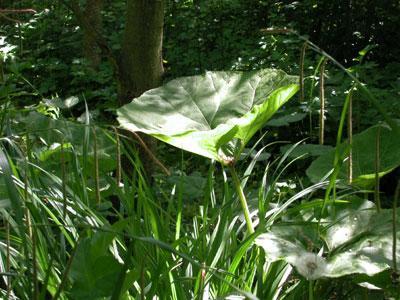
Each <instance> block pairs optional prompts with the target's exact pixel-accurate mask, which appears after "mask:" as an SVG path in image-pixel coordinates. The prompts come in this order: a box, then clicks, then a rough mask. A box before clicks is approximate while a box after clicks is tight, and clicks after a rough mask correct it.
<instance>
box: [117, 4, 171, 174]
mask: <svg viewBox="0 0 400 300" xmlns="http://www.w3.org/2000/svg"><path fill="white" fill-rule="evenodd" d="M163 27H164V1H163V0H127V7H126V23H125V31H124V35H123V42H122V49H121V55H120V57H119V71H120V90H119V101H120V104H121V105H122V104H125V103H128V102H130V101H131V100H132V99H133V98H135V97H139V96H140V95H141V94H142V93H144V92H145V91H147V90H150V89H152V88H155V87H158V86H159V85H161V82H162V76H163V72H164V68H163V62H162V40H163ZM141 138H142V140H143V142H144V143H145V144H146V147H147V150H149V151H150V152H155V149H156V141H155V139H153V138H151V137H149V136H144V135H141ZM139 154H140V157H141V161H142V164H143V167H144V169H145V171H146V174H147V175H148V177H149V179H151V175H152V174H153V173H154V162H153V160H152V157H151V155H149V153H148V151H146V150H145V149H144V147H140V148H139Z"/></svg>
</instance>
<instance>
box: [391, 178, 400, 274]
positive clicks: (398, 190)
mask: <svg viewBox="0 0 400 300" xmlns="http://www.w3.org/2000/svg"><path fill="white" fill-rule="evenodd" d="M399 194H400V180H399V181H398V182H397V186H396V190H395V192H394V199H393V209H392V211H393V219H392V226H393V249H392V250H393V251H392V255H393V271H394V273H395V274H397V256H396V255H397V201H398V199H399Z"/></svg>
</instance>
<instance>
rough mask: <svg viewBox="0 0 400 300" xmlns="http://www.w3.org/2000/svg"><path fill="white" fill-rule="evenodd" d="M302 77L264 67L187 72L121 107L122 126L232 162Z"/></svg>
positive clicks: (295, 87) (221, 160) (120, 118)
mask: <svg viewBox="0 0 400 300" xmlns="http://www.w3.org/2000/svg"><path fill="white" fill-rule="evenodd" d="M296 82H297V78H296V77H295V76H289V75H287V74H286V73H285V72H283V71H280V70H273V69H264V70H259V71H252V72H207V73H206V74H205V75H201V76H192V77H182V78H177V79H175V80H172V81H170V82H169V83H167V84H165V85H164V86H162V87H160V88H156V89H153V90H150V91H148V92H146V93H144V94H143V95H142V96H140V97H139V98H136V99H134V100H133V101H132V102H131V103H129V104H127V105H125V106H123V107H121V108H120V109H118V110H117V113H118V121H119V123H120V125H121V127H123V128H125V129H128V130H131V131H140V132H144V133H146V134H149V135H152V136H154V137H156V138H158V139H160V140H162V141H164V142H166V143H169V144H171V145H173V146H176V147H178V148H181V149H184V150H187V151H190V152H194V153H197V154H199V155H202V156H205V157H208V158H211V159H215V160H217V161H220V162H222V163H227V162H229V161H231V160H234V159H237V158H238V155H239V154H240V152H241V150H242V149H243V147H244V145H245V144H246V143H247V142H248V141H249V140H250V138H251V137H252V136H253V135H254V133H256V131H257V130H259V129H260V128H261V127H262V126H263V125H264V124H265V123H266V122H267V121H268V120H269V119H270V118H271V117H272V116H273V114H274V113H275V112H276V111H277V110H278V109H279V107H281V106H282V105H283V104H284V103H285V102H286V101H288V100H289V99H290V97H292V96H293V95H294V94H295V93H296V91H297V89H298V86H297V85H296Z"/></svg>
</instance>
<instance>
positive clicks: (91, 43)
mask: <svg viewBox="0 0 400 300" xmlns="http://www.w3.org/2000/svg"><path fill="white" fill-rule="evenodd" d="M102 7H103V0H87V2H86V7H85V12H84V14H85V17H86V18H87V21H88V22H89V23H90V25H91V29H90V30H94V31H96V32H97V33H98V34H100V32H101V29H102V27H103V21H102V17H101V9H102ZM83 52H84V55H85V57H86V58H87V59H88V60H89V62H90V63H91V65H92V66H93V67H94V68H95V69H96V68H97V67H98V66H99V64H100V62H101V51H100V48H99V47H98V45H97V40H96V35H95V34H93V33H91V32H89V30H87V29H86V30H84V31H83Z"/></svg>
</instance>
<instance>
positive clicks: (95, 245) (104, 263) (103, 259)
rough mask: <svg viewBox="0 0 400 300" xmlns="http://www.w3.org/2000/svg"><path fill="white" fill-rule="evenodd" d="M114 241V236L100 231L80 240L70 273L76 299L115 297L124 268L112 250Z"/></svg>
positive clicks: (72, 292)
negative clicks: (111, 246) (113, 292)
mask: <svg viewBox="0 0 400 300" xmlns="http://www.w3.org/2000/svg"><path fill="white" fill-rule="evenodd" d="M114 238H115V236H114V235H113V234H111V233H108V232H97V233H95V234H94V236H93V237H91V238H85V239H84V240H82V241H81V243H80V244H79V246H78V249H77V250H76V254H75V258H74V260H73V261H72V265H71V271H70V273H69V276H70V278H71V279H72V281H73V285H72V288H71V294H72V296H73V299H103V298H104V297H106V296H110V295H111V294H112V291H113V289H114V287H115V285H116V283H117V280H118V274H119V273H120V272H121V269H122V264H120V263H119V262H118V261H117V259H116V258H115V257H114V256H113V255H112V254H111V252H110V251H109V247H110V245H111V243H112V240H113V239H114Z"/></svg>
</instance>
